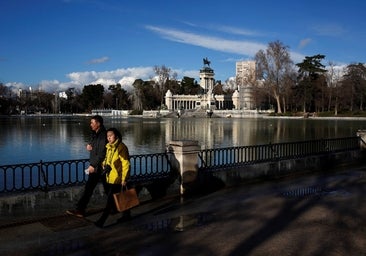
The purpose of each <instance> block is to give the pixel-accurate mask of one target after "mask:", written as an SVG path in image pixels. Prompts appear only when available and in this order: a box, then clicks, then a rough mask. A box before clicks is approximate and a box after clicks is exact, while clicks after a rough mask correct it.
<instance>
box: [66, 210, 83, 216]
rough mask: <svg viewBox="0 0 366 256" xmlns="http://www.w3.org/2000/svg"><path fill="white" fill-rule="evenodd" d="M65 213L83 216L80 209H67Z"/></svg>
mask: <svg viewBox="0 0 366 256" xmlns="http://www.w3.org/2000/svg"><path fill="white" fill-rule="evenodd" d="M66 213H67V214H68V215H73V216H76V217H79V218H84V212H83V211H80V210H67V211H66Z"/></svg>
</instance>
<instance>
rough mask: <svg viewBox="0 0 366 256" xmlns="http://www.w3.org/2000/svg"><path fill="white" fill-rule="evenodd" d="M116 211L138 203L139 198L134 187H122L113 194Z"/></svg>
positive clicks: (124, 209)
mask: <svg viewBox="0 0 366 256" xmlns="http://www.w3.org/2000/svg"><path fill="white" fill-rule="evenodd" d="M113 198H114V202H115V204H116V208H117V211H119V212H123V211H126V210H128V209H131V208H132V207H135V206H137V205H139V204H140V201H139V198H138V196H137V193H136V189H134V188H130V189H128V188H126V189H124V188H122V190H121V192H119V193H115V194H113Z"/></svg>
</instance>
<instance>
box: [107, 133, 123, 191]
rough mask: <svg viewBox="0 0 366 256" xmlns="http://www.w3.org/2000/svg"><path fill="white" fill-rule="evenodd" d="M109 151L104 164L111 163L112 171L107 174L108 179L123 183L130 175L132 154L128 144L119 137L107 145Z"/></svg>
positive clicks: (113, 182) (108, 181)
mask: <svg viewBox="0 0 366 256" xmlns="http://www.w3.org/2000/svg"><path fill="white" fill-rule="evenodd" d="M106 148H107V152H106V155H105V158H104V161H103V166H106V165H110V166H111V168H112V169H111V171H110V172H109V174H108V173H107V174H106V181H107V183H110V184H122V183H123V182H124V181H126V179H127V178H128V176H129V175H130V155H129V152H128V148H127V146H126V145H125V144H124V143H123V142H120V141H119V140H118V139H117V140H116V141H115V142H114V143H113V144H109V143H107V145H106Z"/></svg>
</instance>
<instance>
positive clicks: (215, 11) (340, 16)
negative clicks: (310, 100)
mask: <svg viewBox="0 0 366 256" xmlns="http://www.w3.org/2000/svg"><path fill="white" fill-rule="evenodd" d="M365 10H366V1H360V0H357V1H356V0H348V1H340V0H328V1H325V0H323V1H322V0H316V1H315V0H307V1H303V0H302V1H296V0H291V1H290V0H289V1H287V0H284V1H273V0H268V1H243V0H226V1H197V0H194V1H192V0H154V1H150V0H145V1H141V0H134V1H128V0H1V1H0V11H1V15H0V83H2V84H5V85H6V86H9V87H10V86H12V87H14V88H32V89H33V90H36V89H41V90H44V91H48V92H55V91H63V90H66V89H67V88H70V87H74V88H80V89H82V87H83V86H84V85H89V84H103V85H104V86H106V88H108V85H111V84H116V83H120V84H121V85H122V86H123V88H125V89H126V90H129V89H131V85H132V84H133V82H134V81H135V79H138V78H139V79H143V80H150V79H151V78H152V77H153V76H154V72H153V67H154V66H159V67H161V66H162V65H164V66H166V67H168V68H170V69H171V70H172V72H176V73H177V75H178V79H181V78H182V77H184V76H188V77H192V78H195V79H196V80H197V81H199V70H200V69H201V68H202V67H203V58H208V59H209V60H210V61H211V64H210V67H211V68H212V69H213V70H214V72H215V79H216V80H221V81H222V82H225V81H226V80H227V79H229V78H232V77H235V63H236V62H237V61H243V60H253V59H254V56H255V54H256V53H257V52H258V51H259V50H265V49H266V48H267V47H268V44H269V43H270V42H274V41H280V42H282V43H283V44H284V45H286V46H287V47H288V51H289V52H290V55H291V59H292V60H293V61H294V63H300V62H302V61H303V59H304V57H305V56H313V55H317V54H323V55H325V59H324V61H323V64H324V65H328V64H329V63H330V62H331V63H333V64H334V65H337V66H345V65H348V64H352V63H365V62H366V51H365V42H366V18H365Z"/></svg>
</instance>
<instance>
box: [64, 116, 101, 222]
mask: <svg viewBox="0 0 366 256" xmlns="http://www.w3.org/2000/svg"><path fill="white" fill-rule="evenodd" d="M90 128H91V130H92V138H91V141H90V143H89V144H88V145H86V149H87V150H88V151H89V152H90V158H89V167H88V169H87V170H88V172H89V177H88V180H87V182H86V184H85V189H84V192H83V194H82V196H81V198H80V199H79V201H78V203H77V204H76V209H75V210H67V211H66V213H67V214H70V215H74V216H77V217H80V218H82V217H84V216H85V210H86V207H87V205H88V203H89V201H90V198H91V196H92V195H93V192H94V189H95V187H96V186H97V184H98V182H99V181H100V180H101V176H102V175H101V174H102V172H103V168H102V162H103V160H104V157H105V154H106V147H105V146H106V144H107V142H108V141H107V132H106V129H105V127H104V124H103V118H102V117H101V116H99V115H95V116H92V118H91V119H90Z"/></svg>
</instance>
